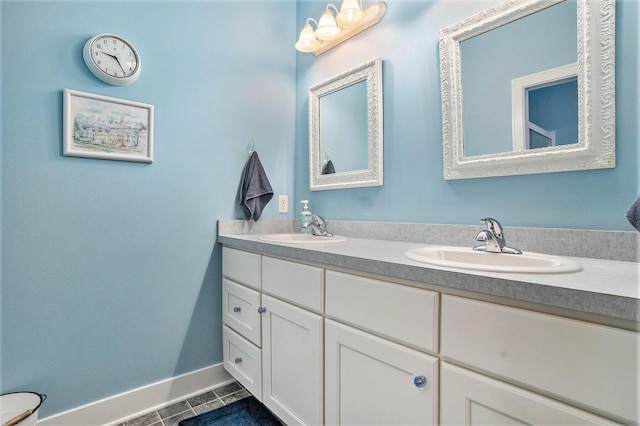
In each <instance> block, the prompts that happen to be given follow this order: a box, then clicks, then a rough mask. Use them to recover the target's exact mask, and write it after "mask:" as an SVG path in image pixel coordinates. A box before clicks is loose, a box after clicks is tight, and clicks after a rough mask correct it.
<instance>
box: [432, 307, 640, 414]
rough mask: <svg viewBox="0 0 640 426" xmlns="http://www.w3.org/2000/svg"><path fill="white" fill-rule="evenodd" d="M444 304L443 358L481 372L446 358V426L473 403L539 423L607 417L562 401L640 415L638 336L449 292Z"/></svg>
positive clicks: (442, 381) (471, 410)
mask: <svg viewBox="0 0 640 426" xmlns="http://www.w3.org/2000/svg"><path fill="white" fill-rule="evenodd" d="M441 309H442V319H441V321H442V328H441V341H442V342H441V343H442V348H441V358H442V359H443V360H446V361H451V362H452V363H455V364H458V365H460V366H462V367H466V368H468V369H471V370H475V371H476V372H478V373H480V374H475V373H474V374H472V373H465V372H463V370H462V369H456V368H453V367H450V366H448V365H447V364H446V363H443V368H442V380H441V386H442V392H443V393H442V421H443V423H449V424H457V423H458V422H459V420H460V419H464V418H465V417H460V415H462V413H463V412H466V411H470V414H472V413H473V411H474V407H475V406H482V407H484V408H483V409H484V410H488V409H492V410H493V411H494V414H495V413H502V414H504V415H507V416H509V417H510V418H520V419H524V420H525V422H527V423H534V424H535V423H554V424H566V423H576V422H577V423H581V424H582V423H583V424H588V423H589V422H595V423H606V422H607V421H606V420H603V419H600V418H598V417H595V416H594V415H591V414H589V413H587V412H586V411H585V412H581V410H578V409H574V408H572V407H569V406H566V405H565V404H560V403H557V401H564V402H566V403H568V404H570V405H572V406H574V407H581V408H584V409H585V410H588V411H589V412H594V413H601V414H603V415H605V416H606V417H611V418H614V419H618V420H619V421H622V422H624V423H637V422H638V421H639V420H640V419H639V418H638V404H639V401H640V398H639V393H638V392H639V385H640V381H639V377H640V376H639V373H638V370H637V363H638V356H639V349H640V338H639V335H638V333H635V332H631V331H627V330H621V329H617V328H613V327H607V326H602V325H598V324H592V323H588V322H585V321H578V320H573V319H568V318H563V317H558V316H555V315H549V314H543V313H538V312H532V311H528V310H525V309H520V308H514V307H510V306H502V305H498V304H495V303H488V302H483V301H478V300H474V299H468V298H464V297H458V296H451V295H443V296H442V307H441ZM485 376H493V377H494V378H495V379H498V380H500V381H501V382H505V383H504V384H500V383H498V382H497V381H495V380H492V379H489V378H488V377H485ZM506 383H511V384H513V385H514V386H512V385H506ZM516 386H517V387H516ZM523 389H529V390H531V391H534V392H536V393H538V394H542V395H546V396H548V397H550V398H552V399H553V400H556V401H552V400H551V399H549V398H534V397H532V396H530V395H529V393H530V392H527V391H524V390H523ZM490 395H501V396H500V397H496V398H494V399H493V401H497V402H499V403H500V404H495V405H494V403H493V402H491V401H492V399H491V398H490ZM508 401H511V402H508ZM543 406H544V409H543V408H542V407H543ZM504 407H506V408H508V409H509V410H504V409H503V408H504ZM529 412H531V413H540V415H541V417H527V416H528V414H529ZM542 413H545V414H544V415H543V414H542ZM567 416H568V417H567ZM472 417H473V416H472ZM569 419H574V420H573V421H571V422H570V421H569Z"/></svg>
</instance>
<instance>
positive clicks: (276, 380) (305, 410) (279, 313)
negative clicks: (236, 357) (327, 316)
mask: <svg viewBox="0 0 640 426" xmlns="http://www.w3.org/2000/svg"><path fill="white" fill-rule="evenodd" d="M262 273H263V276H262V289H263V292H264V294H263V296H262V305H263V307H264V309H265V311H264V314H263V315H264V316H263V320H262V342H263V346H262V397H263V399H262V402H263V403H264V405H266V406H267V407H268V408H269V409H270V410H271V411H273V412H274V413H275V414H276V415H277V416H278V417H280V419H282V420H284V421H285V422H286V423H287V424H288V425H294V424H310V425H320V424H323V422H324V403H323V399H324V398H323V389H324V387H323V382H324V380H323V373H324V356H323V340H324V332H323V330H324V317H323V308H324V270H323V269H321V268H316V267H313V266H308V265H302V264H298V263H293V262H288V261H284V260H279V259H273V258H269V257H266V256H265V257H263V258H262Z"/></svg>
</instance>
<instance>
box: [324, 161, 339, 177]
mask: <svg viewBox="0 0 640 426" xmlns="http://www.w3.org/2000/svg"><path fill="white" fill-rule="evenodd" d="M335 172H336V168H335V167H333V161H331V160H329V161H327V164H325V165H324V167H323V168H322V174H323V175H330V174H333V173H335Z"/></svg>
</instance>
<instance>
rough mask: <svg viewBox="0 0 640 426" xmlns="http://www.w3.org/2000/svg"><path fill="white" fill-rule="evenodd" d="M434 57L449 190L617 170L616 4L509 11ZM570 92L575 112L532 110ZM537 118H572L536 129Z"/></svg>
mask: <svg viewBox="0 0 640 426" xmlns="http://www.w3.org/2000/svg"><path fill="white" fill-rule="evenodd" d="M536 31H537V32H536ZM521 37H522V38H521ZM544 39H546V40H547V42H546V44H545V40H544ZM439 48H440V74H441V89H442V123H443V162H444V178H445V179H446V180H450V179H468V178H478V177H489V176H508V175H519V174H534V173H550V172H561V171H573V170H588V169H602V168H614V167H615V0H518V1H506V2H504V3H501V4H498V5H497V6H495V7H492V8H490V9H488V10H485V11H483V12H481V13H478V14H476V15H474V16H471V17H469V18H467V19H464V20H463V21H460V22H458V23H456V24H453V25H451V26H448V27H446V28H443V29H442V30H440V45H439ZM536 49H538V50H536ZM474 72H477V74H474ZM550 75H551V76H555V77H552V78H549V76H550ZM545 79H546V80H545ZM565 83H566V84H565ZM568 88H571V90H573V95H571V96H569V97H568V98H567V99H575V101H571V102H573V104H575V105H573V104H571V102H570V103H569V104H566V105H562V106H558V105H552V106H550V105H549V104H548V102H549V101H548V98H547V100H546V102H547V104H546V105H545V104H544V103H542V104H535V105H534V104H532V103H531V102H532V99H533V98H540V97H541V96H542V95H543V94H545V95H544V96H547V94H548V93H550V92H551V91H552V89H553V91H554V92H555V93H559V92H560V91H561V90H565V89H568ZM536 89H541V90H536ZM512 90H513V91H517V90H519V91H521V92H520V93H512ZM565 91H566V90H565ZM555 96H560V95H555ZM540 105H542V106H540ZM536 108H537V110H541V111H543V112H545V113H546V115H547V117H552V118H557V116H558V113H557V111H562V112H566V111H575V112H574V113H573V114H574V117H573V119H572V120H570V121H569V122H567V123H563V124H561V125H556V124H553V125H552V124H544V125H540V123H536V122H535V121H536V120H533V121H532V120H531V117H530V115H529V116H528V114H530V113H531V112H532V111H533V110H536ZM552 110H555V111H556V112H555V113H554V112H552ZM540 120H541V121H545V120H543V119H540ZM545 122H546V123H549V120H546V121H545ZM565 127H566V128H567V129H568V128H569V127H570V128H571V135H570V136H566V137H564V136H563V137H562V138H561V137H560V136H561V134H563V132H565V130H566V129H565ZM566 131H567V132H569V131H568V130H566ZM563 140H565V141H568V142H560V141H563Z"/></svg>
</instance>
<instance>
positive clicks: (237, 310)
mask: <svg viewBox="0 0 640 426" xmlns="http://www.w3.org/2000/svg"><path fill="white" fill-rule="evenodd" d="M241 310H242V308H240V306H236V307H235V308H233V312H240V311H241Z"/></svg>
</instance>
